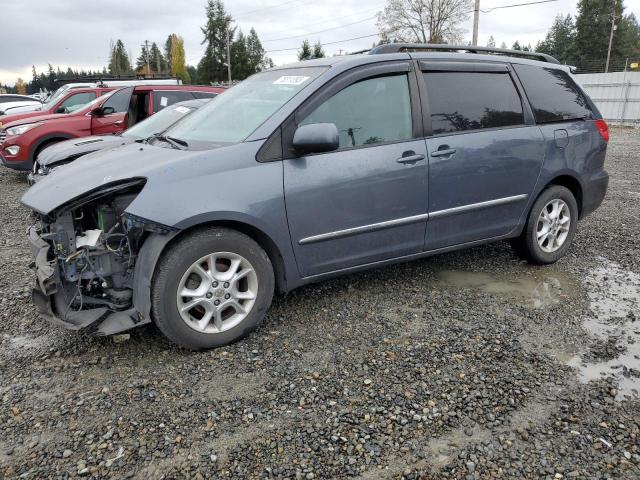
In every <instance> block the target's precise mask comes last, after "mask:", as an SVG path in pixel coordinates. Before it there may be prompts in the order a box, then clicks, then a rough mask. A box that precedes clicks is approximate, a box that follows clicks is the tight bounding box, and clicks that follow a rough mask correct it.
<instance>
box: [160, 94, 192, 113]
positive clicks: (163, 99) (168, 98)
mask: <svg viewBox="0 0 640 480" xmlns="http://www.w3.org/2000/svg"><path fill="white" fill-rule="evenodd" d="M185 100H193V94H192V93H191V92H188V91H186V90H171V91H169V90H167V91H157V92H153V113H157V112H159V111H160V110H162V109H163V108H164V107H168V106H169V105H172V104H174V103H178V102H184V101H185Z"/></svg>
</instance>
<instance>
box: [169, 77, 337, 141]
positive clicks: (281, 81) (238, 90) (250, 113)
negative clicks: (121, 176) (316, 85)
mask: <svg viewBox="0 0 640 480" xmlns="http://www.w3.org/2000/svg"><path fill="white" fill-rule="evenodd" d="M324 70H325V68H324V67H306V68H295V69H286V70H271V71H266V72H262V73H258V74H256V75H253V76H252V77H249V78H248V79H247V80H245V81H243V82H241V83H239V84H238V85H236V86H235V87H233V88H231V89H229V90H227V91H226V92H224V93H222V94H221V95H218V96H217V97H216V99H215V101H213V102H211V103H208V104H207V105H205V106H204V107H202V108H201V109H199V110H198V111H197V112H195V113H193V114H192V115H189V117H187V118H185V119H184V120H183V121H181V122H178V123H177V124H176V125H174V126H173V127H171V128H170V129H169V130H167V132H166V135H167V136H169V137H173V138H177V139H180V140H184V141H186V142H187V143H188V144H189V146H193V144H196V146H197V144H198V143H201V144H202V143H204V144H205V145H204V146H206V145H207V144H216V143H236V142H240V141H242V140H244V139H245V138H247V137H248V136H249V135H250V134H251V133H252V132H253V131H254V130H255V129H256V128H258V127H259V126H260V125H261V124H262V123H263V122H264V121H265V120H267V119H268V118H269V117H271V115H273V114H274V113H275V112H276V111H278V110H279V109H280V108H281V107H282V106H283V105H284V104H285V103H287V102H288V101H289V100H291V98H293V96H294V95H296V94H297V93H298V92H299V91H300V90H302V89H303V88H304V87H306V86H307V85H309V84H310V83H311V81H312V80H313V79H314V78H316V77H317V76H318V75H320V74H321V73H322V72H323V71H324Z"/></svg>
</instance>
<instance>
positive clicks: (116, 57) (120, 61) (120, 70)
mask: <svg viewBox="0 0 640 480" xmlns="http://www.w3.org/2000/svg"><path fill="white" fill-rule="evenodd" d="M109 73H110V74H111V75H130V74H132V73H133V68H131V62H130V60H129V55H127V51H126V49H125V48H124V43H122V40H117V41H116V43H115V45H113V47H112V48H111V55H110V57H109Z"/></svg>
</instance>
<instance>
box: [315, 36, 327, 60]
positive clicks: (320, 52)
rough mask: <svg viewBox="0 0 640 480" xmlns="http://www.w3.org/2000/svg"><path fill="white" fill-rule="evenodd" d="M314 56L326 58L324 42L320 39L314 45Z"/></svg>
mask: <svg viewBox="0 0 640 480" xmlns="http://www.w3.org/2000/svg"><path fill="white" fill-rule="evenodd" d="M312 55H313V57H312V58H324V56H325V55H324V50H323V49H322V44H321V43H320V40H318V42H317V43H316V44H315V45H314V46H313V54H312Z"/></svg>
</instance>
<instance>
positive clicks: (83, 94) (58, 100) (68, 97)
mask: <svg viewBox="0 0 640 480" xmlns="http://www.w3.org/2000/svg"><path fill="white" fill-rule="evenodd" d="M116 88H117V87H82V88H78V87H74V88H69V89H59V90H58V91H56V93H55V94H54V95H53V96H52V97H51V98H50V99H49V100H47V101H46V102H45V103H43V104H42V105H41V106H39V107H38V109H37V110H32V111H26V112H19V113H11V110H8V111H7V113H6V114H5V115H2V116H0V122H2V123H3V124H5V125H6V124H7V123H11V122H15V121H16V120H22V119H23V118H29V117H39V116H40V115H51V114H54V113H71V112H73V111H75V110H78V109H79V108H82V107H83V106H85V105H86V104H87V103H89V102H92V101H93V100H95V99H96V98H98V97H99V96H101V95H103V94H105V93H107V92H110V91H112V90H115V89H116ZM58 92H59V93H58ZM16 110H18V111H19V110H21V108H18V109H16Z"/></svg>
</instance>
